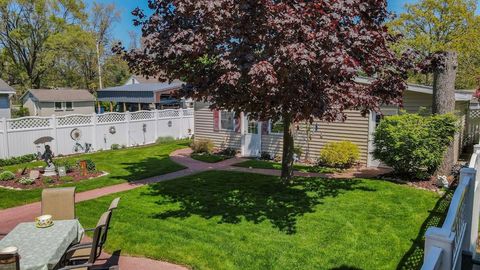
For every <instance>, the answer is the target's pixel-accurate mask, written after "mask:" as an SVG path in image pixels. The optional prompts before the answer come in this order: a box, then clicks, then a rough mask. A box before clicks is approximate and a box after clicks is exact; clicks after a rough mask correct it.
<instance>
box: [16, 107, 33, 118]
mask: <svg viewBox="0 0 480 270" xmlns="http://www.w3.org/2000/svg"><path fill="white" fill-rule="evenodd" d="M29 115H30V112H29V111H28V108H25V107H23V106H22V107H20V108H18V109H13V108H12V118H21V117H25V116H29Z"/></svg>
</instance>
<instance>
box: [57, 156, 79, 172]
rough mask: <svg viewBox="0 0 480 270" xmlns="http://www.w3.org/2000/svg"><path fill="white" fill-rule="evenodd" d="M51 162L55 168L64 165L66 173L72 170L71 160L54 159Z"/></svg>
mask: <svg viewBox="0 0 480 270" xmlns="http://www.w3.org/2000/svg"><path fill="white" fill-rule="evenodd" d="M53 164H54V165H55V167H56V169H57V170H58V168H60V167H65V171H66V172H67V173H68V172H71V171H73V169H74V168H75V164H74V163H73V161H70V160H68V159H56V160H54V161H53Z"/></svg>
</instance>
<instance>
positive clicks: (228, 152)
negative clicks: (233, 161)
mask: <svg viewBox="0 0 480 270" xmlns="http://www.w3.org/2000/svg"><path fill="white" fill-rule="evenodd" d="M217 154H218V155H222V156H226V157H234V156H235V155H237V150H236V149H234V148H231V147H227V148H225V149H223V150H221V151H220V152H218V153H217Z"/></svg>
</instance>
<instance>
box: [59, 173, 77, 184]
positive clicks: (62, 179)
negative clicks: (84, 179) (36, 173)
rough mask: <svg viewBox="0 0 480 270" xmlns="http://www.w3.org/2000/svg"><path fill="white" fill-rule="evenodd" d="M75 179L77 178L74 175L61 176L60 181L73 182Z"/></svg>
mask: <svg viewBox="0 0 480 270" xmlns="http://www.w3.org/2000/svg"><path fill="white" fill-rule="evenodd" d="M73 180H75V179H74V178H73V177H72V176H68V175H67V176H62V177H60V181H62V182H65V183H67V182H73Z"/></svg>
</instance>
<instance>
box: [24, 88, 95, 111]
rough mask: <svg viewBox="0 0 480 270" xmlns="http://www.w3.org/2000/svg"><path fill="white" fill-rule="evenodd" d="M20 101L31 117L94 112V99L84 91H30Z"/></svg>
mask: <svg viewBox="0 0 480 270" xmlns="http://www.w3.org/2000/svg"><path fill="white" fill-rule="evenodd" d="M21 99H22V102H23V107H25V108H28V111H29V112H30V115H31V116H51V115H57V116H61V115H68V114H92V113H94V112H95V97H94V96H93V95H92V94H91V93H90V92H89V91H88V90H84V89H30V90H28V91H27V92H26V93H25V94H23V96H22V98H21Z"/></svg>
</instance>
